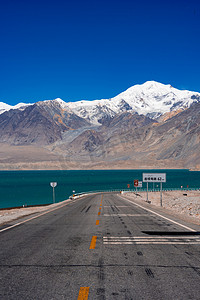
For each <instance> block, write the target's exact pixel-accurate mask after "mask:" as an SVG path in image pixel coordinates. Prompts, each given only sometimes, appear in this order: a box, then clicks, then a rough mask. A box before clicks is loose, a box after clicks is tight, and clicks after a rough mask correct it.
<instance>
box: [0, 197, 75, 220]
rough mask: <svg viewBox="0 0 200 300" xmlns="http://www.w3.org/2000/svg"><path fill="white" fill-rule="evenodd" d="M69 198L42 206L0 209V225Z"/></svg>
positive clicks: (58, 204) (60, 203) (56, 204)
mask: <svg viewBox="0 0 200 300" xmlns="http://www.w3.org/2000/svg"><path fill="white" fill-rule="evenodd" d="M69 201H70V200H65V201H62V202H59V203H55V204H50V205H44V206H34V207H23V208H11V209H0V225H4V224H6V223H8V222H12V221H14V220H17V219H20V218H23V217H25V216H29V215H33V214H36V213H40V212H44V211H47V210H50V209H53V208H56V207H58V206H60V205H63V204H64V203H65V202H66V203H67V202H69Z"/></svg>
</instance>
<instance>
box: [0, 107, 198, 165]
mask: <svg viewBox="0 0 200 300" xmlns="http://www.w3.org/2000/svg"><path fill="white" fill-rule="evenodd" d="M101 123H102V125H100V126H96V127H95V126H94V125H91V124H89V123H88V121H86V120H85V119H83V118H80V117H78V116H77V115H75V114H73V113H72V112H71V111H69V110H68V111H67V110H63V109H62V108H61V106H59V105H56V104H55V103H52V105H51V104H50V105H48V107H47V106H45V103H39V104H34V105H33V106H29V107H27V108H26V109H25V110H23V111H18V110H15V111H9V112H5V113H3V114H2V115H0V138H1V140H0V141H1V143H2V144H1V145H2V147H1V155H0V167H1V169H6V168H8V169H9V168H16V167H17V168H27V169H30V168H39V169H44V168H46V169H48V168H53V169H57V168H59V169H60V168H65V169H67V168H75V169H81V168H85V169H87V168H97V169H98V168H145V167H146V168H161V167H162V168H192V169H200V103H194V104H193V105H191V107H190V108H188V109H186V110H184V111H181V112H180V113H178V114H175V115H174V116H173V117H171V118H168V119H163V120H160V121H159V122H156V121H155V120H152V119H150V118H148V117H147V116H144V115H139V114H137V113H133V112H131V113H130V112H124V113H122V114H118V115H116V116H115V117H113V118H105V119H102V120H101ZM11 145H12V146H11ZM19 145H20V146H19ZM26 145H28V146H26ZM9 147H11V148H12V151H10V152H8V151H7V150H6V149H8V148H9ZM26 147H27V148H26ZM31 147H34V151H32V156H30V157H29V158H28V154H27V153H26V160H25V159H23V151H24V153H25V152H26V150H25V149H27V151H29V152H31V150H30V149H31ZM40 149H42V150H41V151H40ZM6 151H7V153H6ZM19 152H20V155H19ZM40 152H42V153H44V155H43V157H44V158H43V159H42V160H41V157H40ZM8 153H10V154H9V155H8ZM6 154H7V159H6V160H5V159H4V158H5V156H6ZM29 159H30V160H29ZM11 161H12V165H11V163H10V162H11ZM45 162H46V163H45Z"/></svg>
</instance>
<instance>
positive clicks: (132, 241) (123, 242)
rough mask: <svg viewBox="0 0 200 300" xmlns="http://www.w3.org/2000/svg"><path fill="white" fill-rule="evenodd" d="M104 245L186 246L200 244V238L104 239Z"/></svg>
mask: <svg viewBox="0 0 200 300" xmlns="http://www.w3.org/2000/svg"><path fill="white" fill-rule="evenodd" d="M103 243H104V245H133V244H135V245H136V244H137V245H138V244H146V245H147V244H163V245H165V244H166V245H170V244H172V245H175V244H178V245H186V244H194V245H197V244H198V245H199V244H200V238H199V237H195V236H192V237H187V238H185V237H182V236H180V237H103Z"/></svg>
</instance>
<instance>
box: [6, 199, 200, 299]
mask: <svg viewBox="0 0 200 300" xmlns="http://www.w3.org/2000/svg"><path fill="white" fill-rule="evenodd" d="M199 229H200V227H199V226H198V225H194V224H189V223H186V222H185V221H182V220H179V219H177V217H174V216H171V215H167V213H166V212H164V209H161V208H155V207H153V206H151V205H149V204H148V203H145V202H141V201H140V202H139V201H133V200H128V199H127V198H125V197H124V196H123V195H119V194H114V193H113V194H112V193H104V194H93V195H87V196H84V197H82V198H80V199H77V200H72V201H68V202H65V203H64V204H61V205H60V206H58V207H56V208H54V209H52V210H48V211H46V212H45V213H40V214H39V213H38V214H34V215H32V216H29V217H26V218H23V219H19V220H17V221H13V222H11V223H9V224H6V225H4V226H3V225H2V226H1V227H0V274H1V279H0V299H3V300H4V299H13V300H18V299H20V300H22V299H26V300H27V299H36V300H38V299H43V300H44V299H48V300H50V299H59V300H60V299H69V300H73V299H74V300H77V299H78V300H87V299H89V300H95V299H97V300H104V299H107V300H116V299H117V300H123V299H124V300H131V299H145V300H146V299H151V300H152V299H162V300H163V299H170V300H172V299H176V300H177V299H181V300H183V299H187V300H188V299H199V298H200V232H199V231H200V230H199Z"/></svg>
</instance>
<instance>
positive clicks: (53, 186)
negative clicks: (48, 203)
mask: <svg viewBox="0 0 200 300" xmlns="http://www.w3.org/2000/svg"><path fill="white" fill-rule="evenodd" d="M53 203H55V191H54V186H53Z"/></svg>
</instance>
